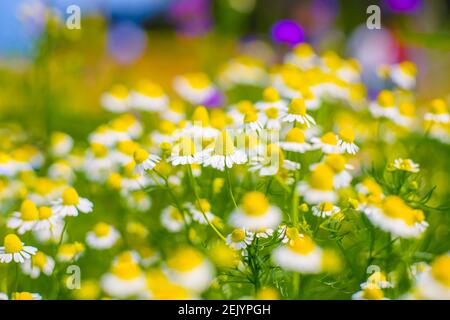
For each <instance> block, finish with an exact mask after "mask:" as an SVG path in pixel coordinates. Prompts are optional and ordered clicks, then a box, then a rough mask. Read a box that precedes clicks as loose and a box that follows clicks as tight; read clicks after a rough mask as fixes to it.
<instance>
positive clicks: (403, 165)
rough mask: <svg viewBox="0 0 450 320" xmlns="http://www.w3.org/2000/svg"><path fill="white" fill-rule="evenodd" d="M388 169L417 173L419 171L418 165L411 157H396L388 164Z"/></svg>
mask: <svg viewBox="0 0 450 320" xmlns="http://www.w3.org/2000/svg"><path fill="white" fill-rule="evenodd" d="M389 169H390V170H399V171H406V172H412V173H417V172H419V171H420V166H419V165H418V164H417V163H414V162H413V161H412V160H411V159H402V158H398V159H395V160H394V162H393V163H392V164H391V165H390V166H389Z"/></svg>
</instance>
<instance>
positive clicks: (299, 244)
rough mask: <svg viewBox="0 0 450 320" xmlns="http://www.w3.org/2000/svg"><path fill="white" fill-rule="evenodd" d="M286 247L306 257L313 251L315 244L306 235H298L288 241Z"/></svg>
mask: <svg viewBox="0 0 450 320" xmlns="http://www.w3.org/2000/svg"><path fill="white" fill-rule="evenodd" d="M288 246H289V248H290V249H291V250H292V251H294V252H295V253H298V254H301V255H306V254H308V253H310V252H312V251H313V250H314V249H315V247H316V244H315V243H314V241H313V240H312V239H311V238H310V237H308V236H307V235H302V236H300V235H299V236H297V237H295V238H294V239H292V240H290V241H289V244H288Z"/></svg>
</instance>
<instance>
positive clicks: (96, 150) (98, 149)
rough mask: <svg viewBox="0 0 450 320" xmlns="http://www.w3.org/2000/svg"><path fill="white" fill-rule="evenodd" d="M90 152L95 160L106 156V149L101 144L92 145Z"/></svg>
mask: <svg viewBox="0 0 450 320" xmlns="http://www.w3.org/2000/svg"><path fill="white" fill-rule="evenodd" d="M91 150H92V153H93V154H94V156H95V157H96V158H103V157H105V156H106V155H107V154H108V148H107V147H106V146H105V145H103V144H101V143H95V142H94V143H92V144H91Z"/></svg>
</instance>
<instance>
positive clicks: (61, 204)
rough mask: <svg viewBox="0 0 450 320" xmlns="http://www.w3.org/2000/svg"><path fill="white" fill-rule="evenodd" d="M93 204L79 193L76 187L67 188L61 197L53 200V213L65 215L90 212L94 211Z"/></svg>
mask: <svg viewBox="0 0 450 320" xmlns="http://www.w3.org/2000/svg"><path fill="white" fill-rule="evenodd" d="M93 206H94V205H93V204H92V202H91V201H89V200H88V199H86V198H82V197H80V196H79V195H78V192H77V190H75V188H72V187H70V188H67V189H65V190H64V191H63V193H62V196H61V198H60V199H58V200H56V201H54V202H53V207H52V210H53V213H54V214H57V215H60V216H62V217H65V216H78V213H79V212H82V213H89V212H91V211H92V208H93Z"/></svg>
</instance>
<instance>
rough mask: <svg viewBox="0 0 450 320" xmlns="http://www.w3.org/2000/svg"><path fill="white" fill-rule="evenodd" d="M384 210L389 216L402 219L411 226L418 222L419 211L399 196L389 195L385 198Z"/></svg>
mask: <svg viewBox="0 0 450 320" xmlns="http://www.w3.org/2000/svg"><path fill="white" fill-rule="evenodd" d="M383 212H384V214H385V215H387V216H388V217H391V218H394V219H402V220H403V221H404V222H405V223H406V224H407V225H409V226H411V225H413V224H414V223H416V222H417V220H416V215H417V213H415V212H414V210H412V209H411V208H410V207H409V206H408V205H407V204H406V203H405V202H404V201H403V199H402V198H400V197H398V196H387V197H386V198H384V200H383Z"/></svg>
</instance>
